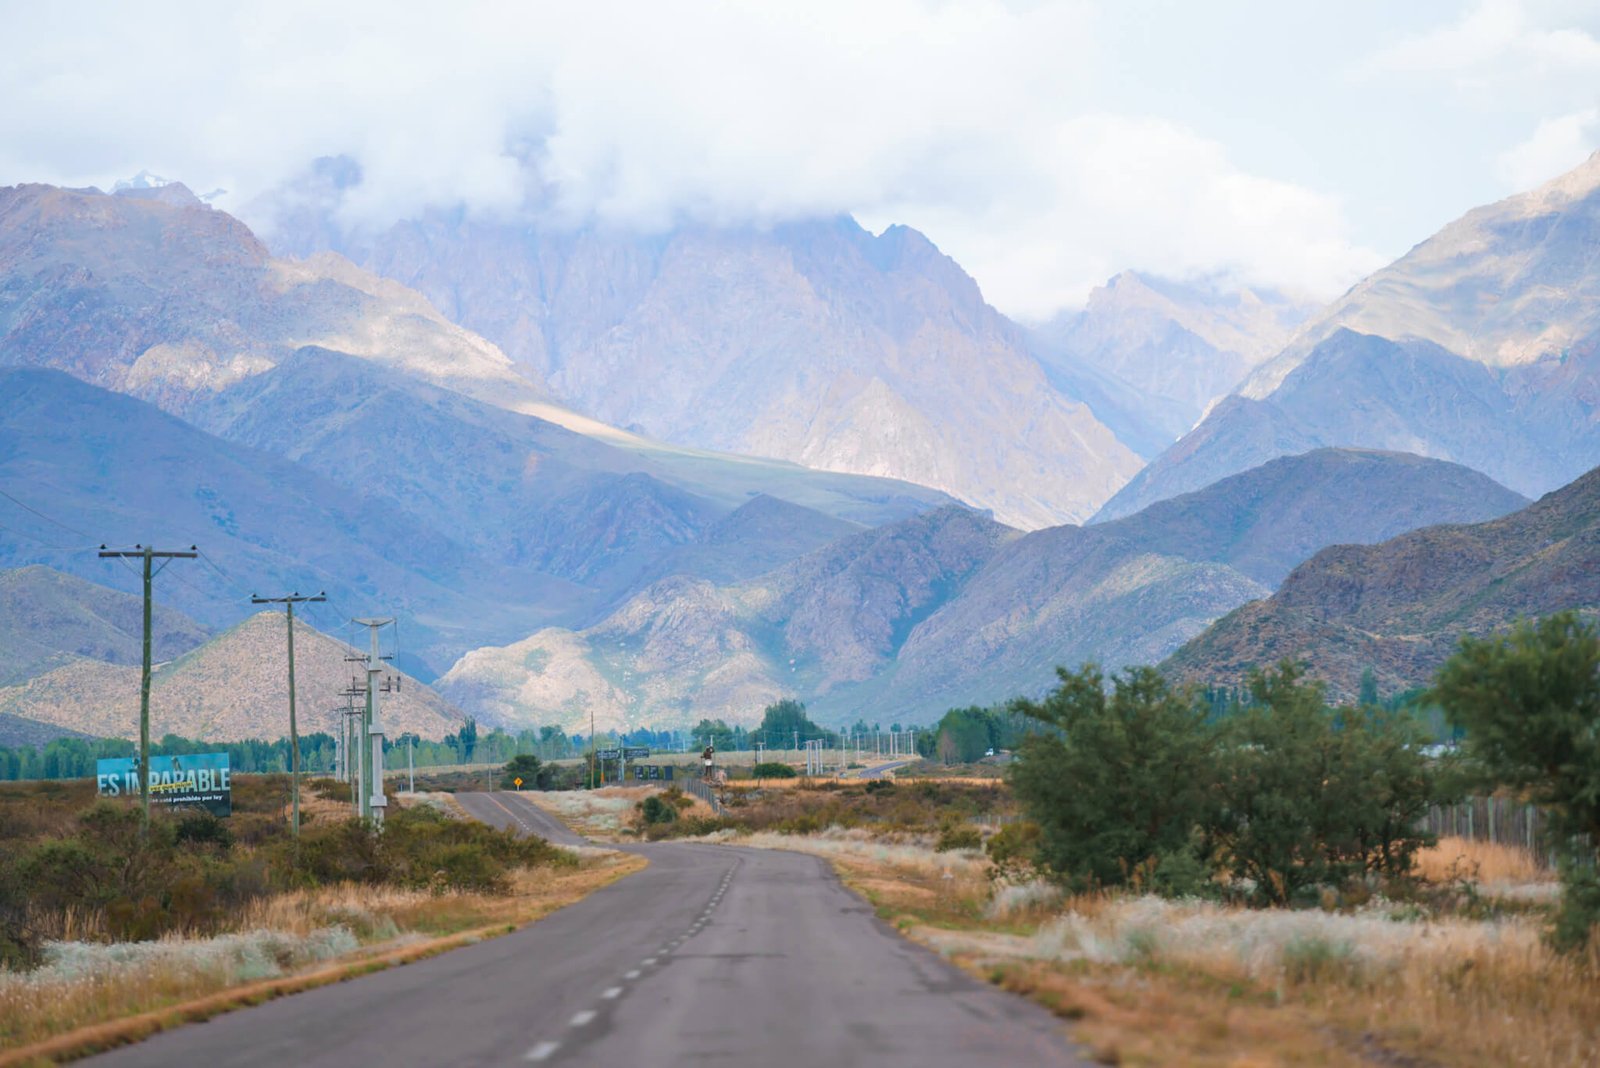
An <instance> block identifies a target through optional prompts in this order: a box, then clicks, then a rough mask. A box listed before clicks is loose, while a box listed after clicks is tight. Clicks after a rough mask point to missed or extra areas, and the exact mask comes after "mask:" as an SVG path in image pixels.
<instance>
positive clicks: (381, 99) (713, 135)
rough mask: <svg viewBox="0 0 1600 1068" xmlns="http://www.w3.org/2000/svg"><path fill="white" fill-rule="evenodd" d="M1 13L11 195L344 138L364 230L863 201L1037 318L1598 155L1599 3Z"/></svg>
mask: <svg viewBox="0 0 1600 1068" xmlns="http://www.w3.org/2000/svg"><path fill="white" fill-rule="evenodd" d="M0 26H3V27H4V31H5V44H4V46H3V47H4V50H5V56H6V59H5V62H4V64H0V182H4V183H12V182H20V181H49V182H57V183H62V184H68V185H88V184H96V185H100V186H102V187H105V188H109V187H110V185H111V183H113V182H114V181H115V180H116V179H118V178H121V177H126V176H129V175H132V174H133V173H135V172H137V171H139V170H141V169H149V170H151V171H154V172H156V173H158V174H163V175H167V176H171V177H175V178H180V179H182V180H183V181H185V182H187V183H188V184H189V185H190V186H192V187H193V188H195V189H196V190H197V191H200V192H204V191H206V190H209V189H212V188H216V187H222V188H225V189H226V190H228V193H227V195H226V196H225V197H223V198H222V199H221V200H219V201H218V203H219V204H220V205H221V206H224V207H228V208H230V209H233V210H240V209H247V206H248V204H249V202H250V201H251V199H252V198H254V197H257V196H259V195H260V194H261V193H263V192H264V191H266V190H269V189H271V188H272V187H274V186H275V185H277V184H278V183H281V182H284V181H286V180H289V179H291V178H292V177H293V176H294V175H295V174H296V173H298V172H300V171H302V170H303V169H304V168H305V166H306V165H307V163H308V162H309V161H310V160H311V159H313V158H314V157H317V156H321V155H334V154H341V153H343V154H347V155H349V156H352V157H354V158H355V159H357V160H358V161H359V162H360V163H361V165H362V168H363V173H364V180H363V184H362V186H361V188H360V189H359V190H357V191H356V195H354V196H352V198H351V199H350V201H349V202H348V203H347V205H346V208H347V213H348V216H349V219H348V221H349V222H351V223H352V224H363V225H380V224H382V223H384V222H387V221H392V220H393V219H395V218H398V217H402V216H404V215H406V214H407V213H411V212H415V211H417V210H418V209H419V208H421V207H422V206H424V205H428V204H438V205H451V204H459V203H463V202H464V203H465V204H467V205H468V206H469V208H471V209H472V210H474V211H480V212H486V213H511V212H519V211H521V212H528V211H531V210H537V212H538V213H539V214H540V215H541V217H543V218H544V220H545V222H546V224H547V225H553V224H555V223H556V220H561V221H563V222H564V223H565V224H572V223H581V222H590V221H598V222H601V223H604V224H609V225H621V226H628V227H642V228H661V227H665V226H670V225H672V224H673V223H674V222H677V221H681V220H683V219H695V220H702V221H713V222H730V223H744V222H757V223H759V222H762V221H771V220H776V219H782V218H789V217H794V216H798V215H809V214H818V213H829V214H831V213H838V212H849V213H853V214H854V215H855V216H856V217H857V218H858V219H860V220H861V221H862V222H863V223H864V224H865V225H868V226H871V227H873V228H874V229H879V228H881V227H883V226H885V225H887V224H889V223H891V222H903V223H907V224H909V225H912V226H915V227H917V228H919V229H921V230H923V231H924V232H926V233H927V234H928V235H929V236H930V237H931V238H932V239H933V240H934V241H935V242H937V243H938V244H939V245H940V247H941V248H943V249H944V250H945V251H946V252H948V253H949V254H951V255H952V256H954V257H955V258H956V259H957V260H958V261H959V262H960V263H961V264H962V265H963V266H964V267H966V268H967V270H969V271H970V272H971V273H972V274H973V275H974V276H976V277H977V279H978V281H979V283H980V284H981V285H982V286H983V289H984V292H985V294H986V295H987V296H988V298H989V299H990V300H991V301H992V302H993V303H994V304H996V305H997V306H998V307H1000V308H1001V309H1002V310H1003V311H1006V312H1009V313H1011V314H1013V315H1016V316H1019V317H1022V318H1039V317H1043V316H1045V315H1048V314H1049V313H1051V312H1052V311H1055V310H1057V309H1059V308H1061V307H1067V306H1072V305H1075V304H1079V303H1081V302H1082V300H1083V299H1084V297H1085V296H1086V294H1087V292H1088V290H1089V288H1090V287H1091V286H1093V285H1096V284H1098V283H1100V282H1101V281H1103V280H1104V279H1105V278H1107V277H1108V276H1110V275H1111V274H1113V273H1115V272H1116V271H1118V270H1122V269H1124V268H1140V269H1144V270H1149V271H1154V272H1158V273H1163V274H1167V275H1171V276H1177V277H1184V276H1196V275H1206V274H1222V275H1225V276H1229V277H1232V278H1235V279H1239V280H1242V281H1245V282H1248V283H1253V284H1275V285H1280V286H1285V287H1291V288H1294V289H1298V290H1301V291H1305V292H1309V293H1312V294H1314V295H1318V296H1323V297H1328V296H1332V295H1334V294H1336V293H1337V292H1338V291H1339V290H1341V289H1342V288H1343V287H1344V286H1346V285H1348V284H1349V283H1350V282H1352V281H1354V280H1355V279H1356V278H1357V277H1359V276H1360V275H1361V274H1363V273H1365V272H1367V271H1369V270H1371V269H1373V268H1374V267H1377V266H1380V265H1381V264H1382V263H1384V262H1386V261H1387V260H1389V259H1392V258H1393V257H1395V256H1397V255H1399V254H1400V253H1402V252H1404V251H1405V250H1406V249H1407V248H1409V247H1410V246H1412V245H1413V244H1415V243H1416V242H1418V241H1420V240H1422V239H1423V238H1425V237H1427V236H1428V234H1430V233H1431V232H1432V231H1434V230H1435V229H1437V228H1438V227H1439V226H1440V225H1442V224H1443V223H1445V222H1447V221H1449V220H1450V219H1451V218H1454V217H1455V216H1457V215H1459V214H1461V213H1462V212H1463V211H1465V210H1466V209H1468V208H1470V207H1472V206H1473V205H1475V204H1479V203H1483V202H1486V201H1490V200H1495V199H1498V198H1500V197H1502V196H1505V195H1506V194H1508V193H1511V192H1514V191H1517V190H1519V189H1523V188H1527V187H1530V186H1532V185H1534V184H1537V183H1538V182H1540V181H1543V180H1545V179H1547V178H1550V177H1553V176H1554V175H1556V174H1558V173H1560V172H1561V171H1563V170H1566V169H1568V168H1570V167H1572V166H1574V165H1576V164H1577V163H1579V162H1581V161H1582V159H1583V158H1584V157H1585V156H1586V155H1588V154H1589V153H1590V152H1591V151H1593V150H1594V149H1595V148H1596V146H1597V143H1600V2H1596V0H1585V2H1571V0H1550V2H1535V0H1529V2H1514V0H1469V2H1464V3H1463V2H1456V0H1449V2H1445V0H1440V2H1428V0H1414V2H1407V3H1395V2H1394V0H1338V2H1329V3H1326V4H1315V5H1313V4H1310V3H1303V2H1298V0H1293V2H1288V3H1286V2H1284V0H1205V2H1184V0H1171V2H1157V0H1124V2H1120V3H1116V2H1107V3H1093V2H1080V0H1040V2H1037V3H1009V4H1008V3H999V2H979V0H950V2H946V3H916V2H912V0H848V2H839V3H836V2H833V0H804V2H801V3H795V4H792V5H791V4H779V3H774V2H770V0H766V2H760V3H756V2H751V3H746V4H733V3H713V2H704V3H678V2H675V0H639V2H635V3H620V4H617V3H606V2H596V0H584V2H581V3H572V4H564V5H543V4H530V3H517V4H503V5H497V4H472V3H467V2H463V0H456V2H453V3H448V4H437V5H425V4H417V3H404V2H401V0H383V2H371V3H367V2H361V3H356V2H344V3H333V4H330V3H326V2H325V0H319V2H307V3H301V2H296V0H271V2H268V3H260V4H256V3H245V2H234V0H228V2H224V3H216V2H214V0H213V2H208V3H205V4H174V3H161V2H153V0H145V2H141V3H137V4H128V3H115V4H113V3H73V4H65V3H63V4H54V3H50V4H41V3H36V2H12V0H0ZM530 205H536V206H537V207H536V209H535V208H530ZM246 214H247V217H248V212H246Z"/></svg>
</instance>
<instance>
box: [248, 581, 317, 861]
mask: <svg viewBox="0 0 1600 1068" xmlns="http://www.w3.org/2000/svg"><path fill="white" fill-rule="evenodd" d="M327 599H328V597H327V594H326V593H319V594H317V595H316V596H314V597H302V596H300V591H299V590H296V591H295V592H294V593H290V594H285V595H284V596H282V597H257V596H256V595H255V594H253V593H252V594H251V595H250V603H251V604H281V605H283V606H284V608H286V609H287V610H288V620H289V784H290V794H291V796H292V797H293V798H294V801H293V811H294V815H293V816H292V817H291V818H290V826H291V827H293V828H294V836H295V837H296V838H299V837H300V727H299V725H298V724H297V723H296V722H295V718H294V606H295V605H297V604H305V603H308V602H320V601H326V600H327Z"/></svg>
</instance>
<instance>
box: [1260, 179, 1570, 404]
mask: <svg viewBox="0 0 1600 1068" xmlns="http://www.w3.org/2000/svg"><path fill="white" fill-rule="evenodd" d="M1597 240H1600V152H1596V153H1595V154H1594V155H1592V156H1590V157H1589V158H1588V160H1586V161H1585V162H1584V163H1582V164H1580V165H1579V166H1578V167H1576V168H1574V169H1573V170H1571V171H1569V172H1568V173H1566V174H1564V175H1562V176H1560V177H1559V178H1556V179H1553V180H1552V181H1549V182H1546V183H1545V184H1544V185H1542V186H1540V187H1539V188H1537V189H1534V190H1531V191H1529V192H1526V193H1519V194H1517V195H1516V196H1513V197H1508V198H1507V199H1505V200H1501V201H1498V202H1496V203H1494V204H1488V205H1485V206H1483V207H1479V208H1474V209H1473V210H1472V211H1469V212H1467V214H1465V215H1463V216H1462V217H1461V218H1460V219H1457V220H1456V221H1455V222H1452V223H1451V224H1450V225H1448V226H1446V227H1445V228H1444V229H1442V230H1440V231H1439V232H1438V233H1437V234H1434V235H1433V236H1432V237H1430V238H1428V240H1426V241H1424V242H1422V243H1421V244H1419V245H1417V246H1416V247H1415V248H1413V249H1412V250H1411V251H1410V252H1408V253H1406V254H1405V255H1404V256H1402V257H1401V258H1400V259H1398V260H1396V261H1395V262H1394V263H1392V264H1390V265H1389V266H1387V267H1385V268H1383V269H1382V270H1381V271H1378V272H1376V273H1374V274H1372V275H1371V276H1369V277H1368V278H1366V279H1365V280H1363V281H1362V282H1360V283H1359V284H1357V285H1356V286H1354V287H1353V288H1352V289H1351V290H1350V292H1348V293H1346V294H1345V295H1344V296H1343V297H1341V298H1340V299H1339V300H1337V301H1335V302H1334V303H1333V304H1332V305H1331V306H1330V307H1329V308H1328V309H1327V311H1325V312H1324V313H1323V314H1322V315H1320V316H1318V317H1317V318H1316V319H1315V320H1313V321H1312V322H1311V323H1309V324H1307V326H1306V328H1305V330H1304V331H1302V333H1301V335H1300V337H1298V338H1297V339H1296V340H1295V343H1293V344H1291V345H1289V346H1288V347H1287V348H1286V349H1285V351H1284V352H1283V353H1282V354H1280V355H1279V356H1277V357H1275V358H1274V359H1273V360H1271V361H1270V362H1269V363H1267V364H1265V365H1264V366H1263V367H1261V369H1260V370H1259V371H1258V372H1256V373H1255V374H1254V375H1252V376H1251V378H1250V381H1249V382H1247V383H1246V385H1245V387H1244V389H1243V390H1242V392H1244V393H1245V395H1246V396H1251V397H1265V396H1268V395H1269V394H1270V393H1271V392H1272V390H1273V389H1275V388H1276V387H1277V384H1278V383H1280V382H1282V381H1283V380H1284V378H1286V377H1287V376H1288V374H1289V372H1290V371H1291V370H1292V369H1293V368H1294V367H1295V366H1298V364H1299V363H1300V362H1301V361H1302V360H1303V359H1304V358H1305V357H1306V355H1308V354H1309V353H1310V351H1311V350H1312V349H1313V348H1314V347H1315V346H1316V345H1317V343H1319V342H1320V341H1321V340H1322V339H1324V338H1326V337H1328V336H1329V335H1331V334H1332V333H1333V332H1334V331H1335V330H1338V329H1341V328H1343V329H1348V330H1354V331H1356V332H1358V333H1363V334H1377V335H1379V336H1381V337H1388V338H1393V339H1395V340H1408V339H1412V338H1415V339H1419V340H1423V341H1431V342H1433V343H1434V344H1435V345H1438V346H1439V347H1441V348H1444V349H1447V350H1448V351H1450V352H1453V353H1456V354H1457V355H1459V356H1462V357H1465V358H1466V359H1469V360H1472V361H1474V362H1475V363H1481V364H1484V365H1486V366H1490V367H1515V366H1521V365H1525V364H1530V363H1535V362H1538V361H1541V360H1545V359H1548V358H1550V357H1552V356H1555V355H1559V354H1560V353H1561V352H1563V351H1565V350H1566V349H1568V348H1570V347H1572V346H1573V345H1574V344H1576V343H1577V342H1578V341H1579V340H1580V339H1581V338H1583V337H1585V336H1587V335H1589V334H1592V333H1594V332H1595V331H1596V330H1597V329H1600V257H1597V256H1596V255H1595V251H1594V250H1595V244H1596V241H1597Z"/></svg>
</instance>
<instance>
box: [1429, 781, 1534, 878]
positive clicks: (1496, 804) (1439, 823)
mask: <svg viewBox="0 0 1600 1068" xmlns="http://www.w3.org/2000/svg"><path fill="white" fill-rule="evenodd" d="M1422 826H1423V828H1424V829H1426V830H1428V831H1431V832H1433V833H1434V834H1436V835H1438V836H1439V837H1441V838H1443V837H1446V836H1450V837H1456V838H1471V839H1474V840H1476V841H1480V842H1493V843H1496V844H1500V845H1508V846H1516V847H1517V848H1519V849H1525V850H1527V851H1528V852H1529V853H1530V854H1532V855H1533V858H1534V861H1535V862H1536V863H1538V864H1539V865H1541V866H1542V867H1546V868H1554V867H1555V866H1556V861H1557V857H1556V854H1555V851H1554V850H1553V849H1552V848H1551V845H1552V843H1551V842H1550V841H1549V837H1550V836H1549V835H1548V834H1547V833H1546V831H1547V829H1548V826H1549V818H1548V817H1547V816H1546V815H1545V813H1544V812H1542V811H1540V809H1539V808H1538V806H1536V805H1530V804H1528V803H1526V802H1523V801H1508V800H1506V799H1505V798H1501V797H1469V798H1467V799H1466V800H1464V801H1461V802H1459V803H1458V804H1454V805H1435V806H1433V807H1432V808H1431V809H1429V810H1428V814H1427V816H1426V817H1424V818H1423V820H1422Z"/></svg>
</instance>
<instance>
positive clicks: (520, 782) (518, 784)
mask: <svg viewBox="0 0 1600 1068" xmlns="http://www.w3.org/2000/svg"><path fill="white" fill-rule="evenodd" d="M511 781H512V782H514V783H516V784H517V788H518V789H521V788H522V780H521V779H512V780H511Z"/></svg>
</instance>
